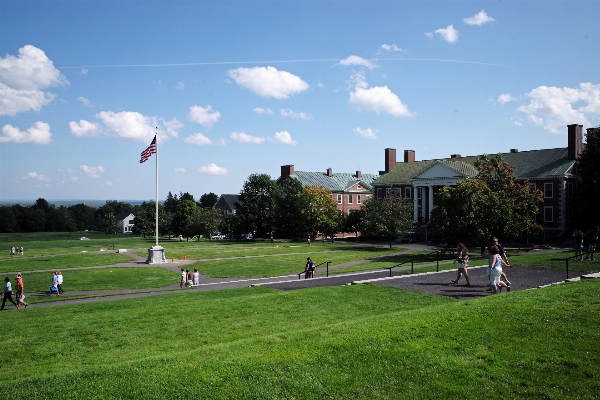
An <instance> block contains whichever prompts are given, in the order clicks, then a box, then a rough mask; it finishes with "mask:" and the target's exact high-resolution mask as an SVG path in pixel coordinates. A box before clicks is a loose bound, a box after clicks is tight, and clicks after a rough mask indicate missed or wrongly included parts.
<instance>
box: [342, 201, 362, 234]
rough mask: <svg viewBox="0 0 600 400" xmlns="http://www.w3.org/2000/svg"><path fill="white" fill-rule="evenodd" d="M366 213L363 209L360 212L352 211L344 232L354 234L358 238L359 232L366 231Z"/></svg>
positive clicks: (347, 218) (346, 221)
mask: <svg viewBox="0 0 600 400" xmlns="http://www.w3.org/2000/svg"><path fill="white" fill-rule="evenodd" d="M364 219H365V212H364V208H363V207H361V208H359V209H358V210H350V212H349V213H348V216H347V217H346V220H345V224H344V232H348V233H354V234H355V235H356V237H358V232H362V231H363V229H364Z"/></svg>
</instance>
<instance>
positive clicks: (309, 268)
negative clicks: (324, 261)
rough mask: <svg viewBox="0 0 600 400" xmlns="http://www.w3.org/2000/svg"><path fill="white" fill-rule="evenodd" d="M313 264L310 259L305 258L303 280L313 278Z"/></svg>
mask: <svg viewBox="0 0 600 400" xmlns="http://www.w3.org/2000/svg"><path fill="white" fill-rule="evenodd" d="M315 269H316V268H315V263H314V262H312V260H311V259H310V257H307V258H306V267H304V279H308V278H313V277H314V274H315Z"/></svg>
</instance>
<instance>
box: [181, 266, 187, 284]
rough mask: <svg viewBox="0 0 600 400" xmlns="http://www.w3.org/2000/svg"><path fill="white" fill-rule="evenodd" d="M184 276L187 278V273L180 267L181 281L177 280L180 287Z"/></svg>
mask: <svg viewBox="0 0 600 400" xmlns="http://www.w3.org/2000/svg"><path fill="white" fill-rule="evenodd" d="M186 278H187V273H186V272H185V269H183V268H181V282H179V287H180V288H182V287H183V285H185V280H186Z"/></svg>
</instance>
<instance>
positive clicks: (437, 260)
mask: <svg viewBox="0 0 600 400" xmlns="http://www.w3.org/2000/svg"><path fill="white" fill-rule="evenodd" d="M434 253H435V271H436V272H439V271H440V251H439V250H435V251H432V252H431V253H427V254H418V255H416V256H415V257H414V258H412V259H410V260H406V261H403V262H401V263H400V264H396V265H394V266H392V267H386V269H389V270H390V277H391V276H392V269H393V268H396V267H399V266H401V265H404V264H406V263H410V273H411V274H414V273H415V261H419V258H423V257H427V256H430V255H432V254H434Z"/></svg>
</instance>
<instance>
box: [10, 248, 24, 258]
mask: <svg viewBox="0 0 600 400" xmlns="http://www.w3.org/2000/svg"><path fill="white" fill-rule="evenodd" d="M10 255H11V256H22V255H23V246H21V247H20V248H19V246H11V247H10Z"/></svg>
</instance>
